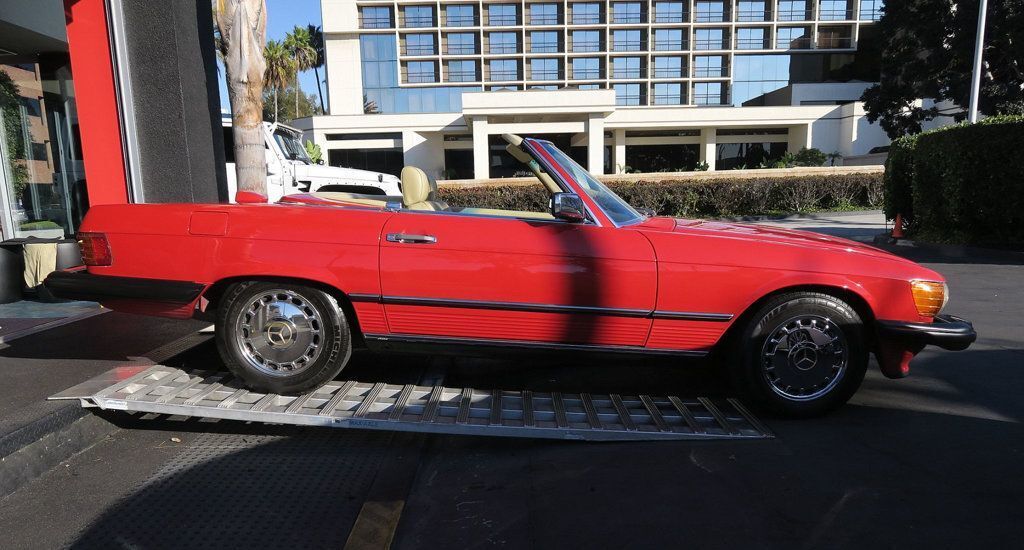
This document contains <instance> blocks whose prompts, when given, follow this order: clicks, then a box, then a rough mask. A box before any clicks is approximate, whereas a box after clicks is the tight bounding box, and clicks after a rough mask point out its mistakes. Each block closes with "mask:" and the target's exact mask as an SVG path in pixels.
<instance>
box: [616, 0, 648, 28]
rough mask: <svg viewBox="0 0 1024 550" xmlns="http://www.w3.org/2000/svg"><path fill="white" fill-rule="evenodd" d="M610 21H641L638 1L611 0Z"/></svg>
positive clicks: (641, 15)
mask: <svg viewBox="0 0 1024 550" xmlns="http://www.w3.org/2000/svg"><path fill="white" fill-rule="evenodd" d="M611 22H612V23H618V24H623V23H643V22H644V14H643V10H642V9H641V8H640V2H612V21H611Z"/></svg>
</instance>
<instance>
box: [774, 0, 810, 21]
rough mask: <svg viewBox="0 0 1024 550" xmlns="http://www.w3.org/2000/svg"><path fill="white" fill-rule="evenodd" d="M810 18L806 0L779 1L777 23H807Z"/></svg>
mask: <svg viewBox="0 0 1024 550" xmlns="http://www.w3.org/2000/svg"><path fill="white" fill-rule="evenodd" d="M810 18H811V12H810V9H809V6H808V4H807V1H806V0H779V13H778V20H779V21H807V20H808V19H810Z"/></svg>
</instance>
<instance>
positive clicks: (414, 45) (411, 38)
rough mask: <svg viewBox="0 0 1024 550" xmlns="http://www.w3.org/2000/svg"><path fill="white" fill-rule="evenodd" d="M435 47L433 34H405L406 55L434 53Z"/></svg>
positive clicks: (435, 51)
mask: <svg viewBox="0 0 1024 550" xmlns="http://www.w3.org/2000/svg"><path fill="white" fill-rule="evenodd" d="M436 53H437V48H436V47H435V46H434V35H433V34H427V33H423V34H407V35H405V54H406V55H434V54H436Z"/></svg>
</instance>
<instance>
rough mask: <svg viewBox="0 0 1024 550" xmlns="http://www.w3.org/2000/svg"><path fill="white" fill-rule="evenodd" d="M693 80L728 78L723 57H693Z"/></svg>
mask: <svg viewBox="0 0 1024 550" xmlns="http://www.w3.org/2000/svg"><path fill="white" fill-rule="evenodd" d="M693 76H694V78H720V77H725V76H729V70H728V68H727V67H726V65H725V56H722V55H696V56H694V57H693Z"/></svg>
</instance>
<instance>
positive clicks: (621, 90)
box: [612, 82, 643, 106]
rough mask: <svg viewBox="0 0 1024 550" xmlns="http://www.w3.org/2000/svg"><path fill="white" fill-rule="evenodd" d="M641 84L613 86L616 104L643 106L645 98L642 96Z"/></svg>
mask: <svg viewBox="0 0 1024 550" xmlns="http://www.w3.org/2000/svg"><path fill="white" fill-rule="evenodd" d="M640 86H641V85H640V84H639V83H633V82H631V83H627V84H613V85H612V88H613V89H614V90H615V104H616V105H624V106H630V105H643V103H642V101H643V97H642V96H641V94H640Z"/></svg>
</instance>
